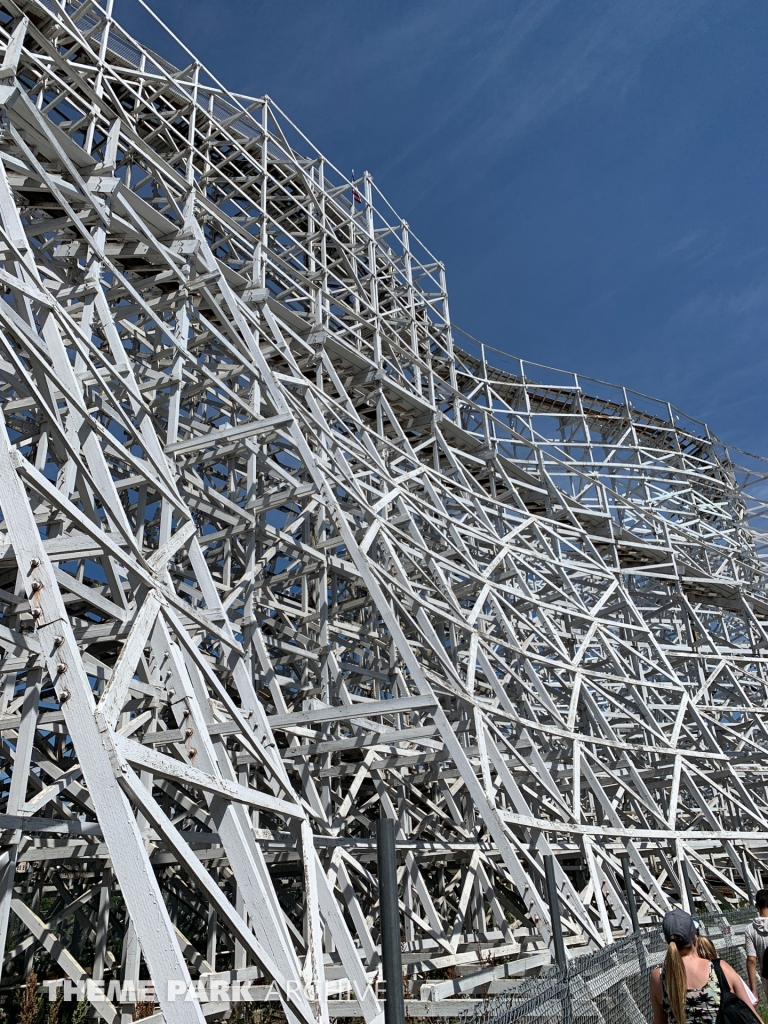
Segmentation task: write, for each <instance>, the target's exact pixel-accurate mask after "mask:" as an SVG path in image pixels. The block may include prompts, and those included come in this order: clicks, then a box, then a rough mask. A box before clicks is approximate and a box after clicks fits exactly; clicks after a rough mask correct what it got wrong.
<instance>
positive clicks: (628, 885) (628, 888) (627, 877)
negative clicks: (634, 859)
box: [621, 853, 640, 932]
mask: <svg viewBox="0 0 768 1024" xmlns="http://www.w3.org/2000/svg"><path fill="white" fill-rule="evenodd" d="M621 868H622V871H623V872H624V891H625V892H626V894H627V907H628V908H629V916H630V917H631V919H632V931H633V932H636V931H637V930H638V928H639V927H640V922H639V920H638V917H637V903H636V902H635V893H634V890H633V889H632V875H631V874H630V871H629V854H628V853H622V855H621Z"/></svg>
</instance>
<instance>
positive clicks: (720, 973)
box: [712, 960, 731, 1003]
mask: <svg viewBox="0 0 768 1024" xmlns="http://www.w3.org/2000/svg"><path fill="white" fill-rule="evenodd" d="M712 966H713V967H714V968H715V974H716V975H717V983H718V985H719V986H720V1002H721V1003H722V1001H723V996H724V995H725V993H726V992H730V991H731V986H730V985H729V984H728V982H727V981H726V979H725V971H724V970H723V968H722V967H721V966H720V961H719V960H713V961H712Z"/></svg>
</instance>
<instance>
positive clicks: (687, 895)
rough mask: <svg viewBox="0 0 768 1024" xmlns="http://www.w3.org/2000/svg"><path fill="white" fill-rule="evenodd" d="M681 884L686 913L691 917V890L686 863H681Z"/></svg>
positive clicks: (692, 911) (692, 910) (692, 912)
mask: <svg viewBox="0 0 768 1024" xmlns="http://www.w3.org/2000/svg"><path fill="white" fill-rule="evenodd" d="M682 875H683V884H684V885H685V898H686V900H687V901H688V913H689V914H691V915H693V914H694V909H693V889H692V888H691V876H690V875H689V874H688V862H687V861H685V860H684V861H683V871H682Z"/></svg>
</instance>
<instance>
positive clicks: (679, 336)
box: [115, 0, 768, 454]
mask: <svg viewBox="0 0 768 1024" xmlns="http://www.w3.org/2000/svg"><path fill="white" fill-rule="evenodd" d="M154 6H155V9H156V10H158V12H159V13H161V14H162V16H163V18H164V19H165V20H166V21H167V22H168V24H169V25H170V26H171V27H172V28H173V29H174V30H175V31H176V33H177V34H178V35H179V36H180V38H181V39H183V41H184V42H185V43H186V44H187V45H188V46H189V47H190V48H191V49H192V50H193V51H194V52H195V53H196V54H197V55H198V56H199V58H200V59H201V60H202V61H203V62H204V63H205V64H206V65H207V66H208V67H209V68H210V69H211V71H213V73H214V74H216V75H217V76H218V77H219V78H220V79H222V80H223V81H224V82H225V83H226V84H227V85H228V86H229V87H230V88H232V89H234V90H236V91H241V92H245V93H249V94H251V95H255V96H261V95H263V94H264V93H268V94H269V95H270V96H272V97H273V98H274V99H275V100H276V101H277V102H278V104H279V105H280V106H281V107H282V108H283V109H284V110H285V111H286V113H288V114H289V115H290V116H291V117H292V119H293V120H294V121H296V123H297V124H298V125H299V127H301V128H302V130H303V131H304V132H305V133H306V134H307V135H308V136H309V137H310V138H311V139H312V140H313V142H314V143H315V145H316V146H318V148H320V149H321V150H322V151H323V152H324V153H325V154H326V155H327V156H328V158H329V159H331V160H332V161H333V162H334V163H335V164H336V165H337V166H338V167H339V168H341V169H342V170H344V171H345V172H347V173H349V172H350V171H351V169H352V168H354V169H355V171H356V172H357V173H358V174H359V173H360V172H361V171H362V170H364V169H368V170H369V171H370V172H371V173H372V174H373V176H374V178H375V180H376V183H377V184H378V186H379V187H380V188H381V189H382V191H383V192H384V193H385V194H386V195H387V197H388V198H389V200H390V202H391V203H392V205H393V206H394V207H395V209H396V210H397V211H398V213H399V214H400V215H401V216H402V217H403V218H404V219H405V220H407V221H408V222H409V224H410V225H411V228H412V230H413V231H414V232H415V233H416V234H417V235H418V236H419V237H420V238H421V239H422V241H423V242H424V243H425V244H426V245H427V246H428V247H429V248H430V249H431V250H432V251H433V252H434V253H435V254H436V255H437V256H438V257H439V258H440V259H442V260H443V261H444V262H445V264H446V268H447V274H448V288H449V296H450V302H451V315H452V319H453V320H454V321H455V322H456V323H457V324H459V325H460V326H461V327H463V328H464V329H465V330H466V331H468V332H469V333H470V334H472V335H474V336H476V337H478V338H480V339H481V340H483V341H485V342H487V343H488V344H490V345H494V346H495V347H497V348H500V349H503V350H505V351H508V352H511V353H513V354H514V355H519V356H523V357H525V358H527V359H532V360H535V361H538V362H543V363H548V364H550V365H553V366H560V367H563V368H565V369H572V370H576V371H578V372H580V373H584V374H589V375H591V376H595V377H599V378H602V379H604V380H610V381H615V382H616V383H620V384H624V385H626V386H628V387H632V388H635V389H636V390H639V391H644V392H646V393H648V394H651V395H655V396H657V397H659V398H663V399H665V400H668V401H671V402H672V403H673V404H675V405H677V406H679V407H680V408H682V409H683V410H684V411H686V412H687V413H689V414H690V415H692V416H695V417H697V418H700V419H704V420H706V421H707V422H708V423H709V424H710V426H711V428H712V429H713V430H714V431H715V433H717V434H718V435H719V436H720V437H721V438H722V439H723V440H724V441H726V442H729V443H731V444H734V445H738V446H740V447H743V448H746V449H748V450H752V451H756V452H759V453H766V454H768V437H766V430H765V413H766V406H767V404H768V403H767V402H766V395H765V391H766V385H767V384H768V346H767V345H766V336H767V335H768V234H767V232H766V229H767V228H768V200H767V199H766V170H767V168H766V155H767V154H768V133H767V132H766V127H767V125H766V120H767V118H766V115H767V114H768V76H766V71H765V69H766V66H768V62H767V61H766V56H768V54H766V50H767V49H768V4H765V3H764V2H757V0H745V2H741V0H728V2H727V3H723V2H722V0H714V2H710V0H686V2H676V0H640V2H638V0H604V2H601V0H536V2H529V0H409V2H405V0H282V2H278V0H258V2H254V0H250V2H249V0H213V2H211V0H183V2H181V0H163V2H162V3H160V2H159V0H154ZM115 16H116V17H117V19H118V20H119V21H120V22H121V23H122V24H123V25H124V26H125V28H127V29H128V30H129V31H131V32H132V33H133V34H135V35H137V36H138V37H140V38H141V39H142V40H143V41H144V42H146V43H147V44H148V45H150V46H152V47H153V48H155V49H157V50H158V51H159V52H161V53H162V54H163V55H164V56H166V57H168V59H170V60H174V61H176V60H179V59H181V58H180V57H179V55H178V52H177V51H175V49H174V46H173V44H172V43H171V42H170V41H169V40H168V39H167V37H164V36H163V35H162V33H161V31H160V30H159V29H158V28H157V26H156V25H154V24H153V22H152V21H151V19H150V18H149V16H148V15H146V14H145V13H144V12H142V11H141V8H140V7H139V6H138V4H137V3H136V2H135V0H116V2H115ZM185 63H186V61H185Z"/></svg>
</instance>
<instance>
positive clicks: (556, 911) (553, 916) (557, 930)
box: [544, 853, 566, 967]
mask: <svg viewBox="0 0 768 1024" xmlns="http://www.w3.org/2000/svg"><path fill="white" fill-rule="evenodd" d="M544 878H545V880H546V884H547V902H548V903H549V915H550V921H551V924H552V948H553V950H554V954H555V963H556V964H557V965H558V967H565V963H566V956H565V942H564V941H563V926H562V923H561V921H560V904H559V902H558V899H557V884H556V882H555V863H554V858H553V856H552V854H551V853H545V854H544Z"/></svg>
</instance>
